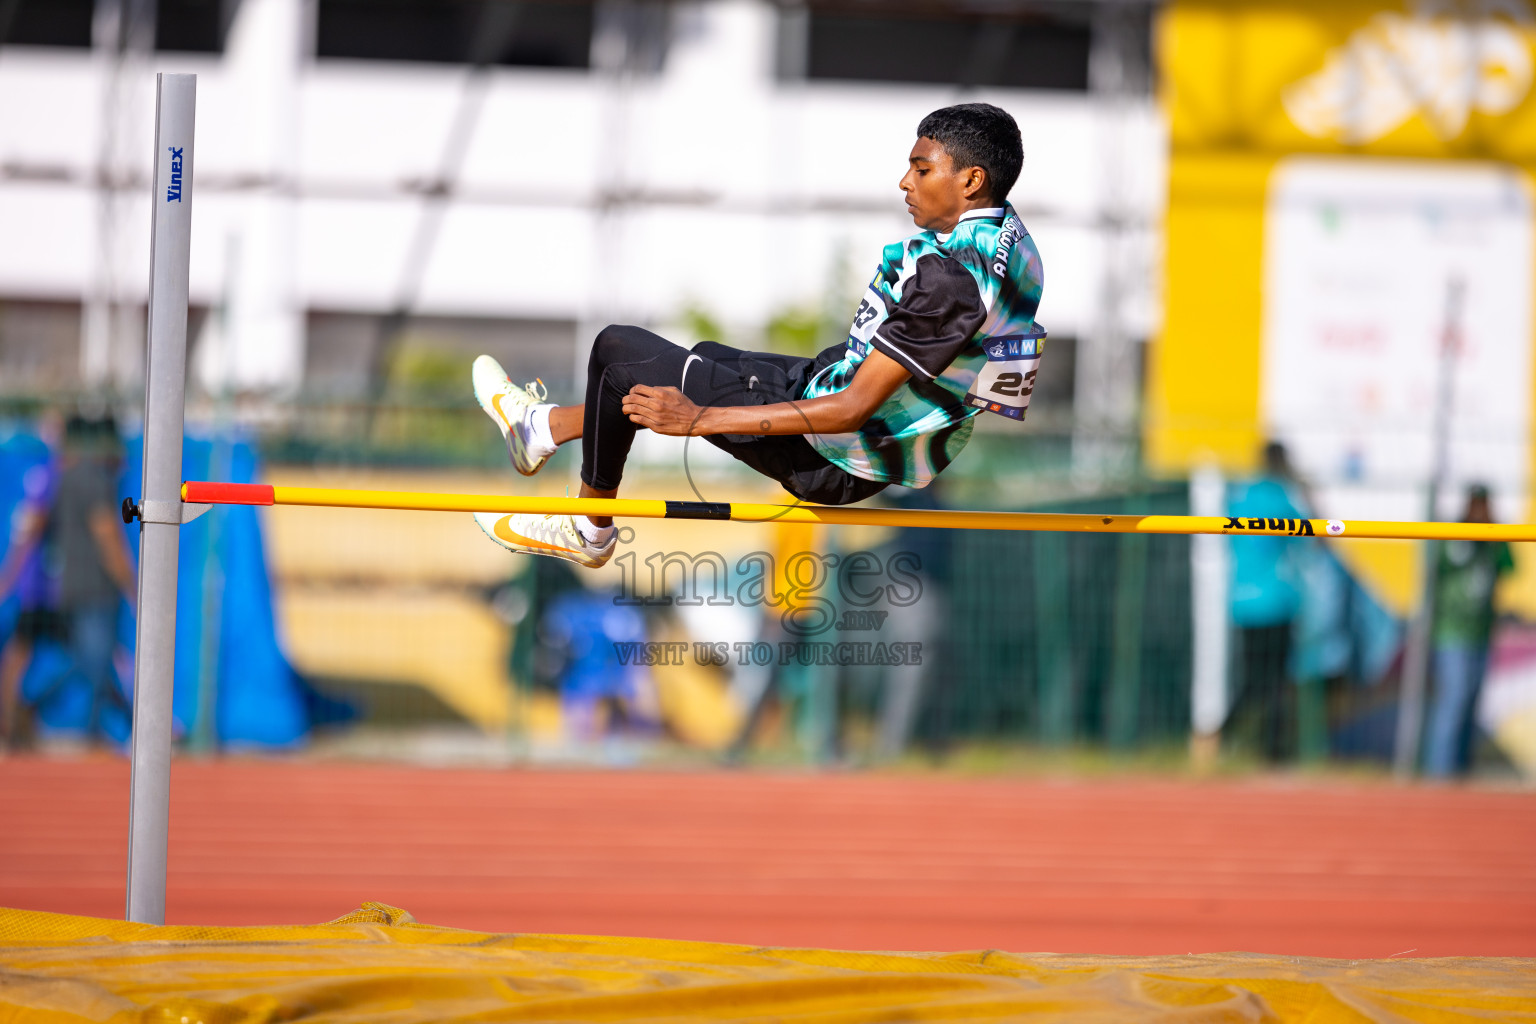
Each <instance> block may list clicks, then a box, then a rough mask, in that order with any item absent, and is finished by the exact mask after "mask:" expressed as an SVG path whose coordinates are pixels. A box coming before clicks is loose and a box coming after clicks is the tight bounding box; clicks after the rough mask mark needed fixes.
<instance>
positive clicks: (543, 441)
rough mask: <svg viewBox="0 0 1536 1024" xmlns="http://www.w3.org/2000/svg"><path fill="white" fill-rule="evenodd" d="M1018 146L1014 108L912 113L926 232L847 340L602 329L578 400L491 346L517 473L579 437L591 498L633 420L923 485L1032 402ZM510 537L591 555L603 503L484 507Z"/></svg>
mask: <svg viewBox="0 0 1536 1024" xmlns="http://www.w3.org/2000/svg"><path fill="white" fill-rule="evenodd" d="M1023 163H1024V150H1023V144H1022V141H1021V139H1020V136H1019V129H1018V125H1016V124H1015V123H1014V120H1013V118H1012V117H1010V116H1009V115H1008V114H1007V113H1006V112H1005V111H1003V110H1000V109H999V108H997V107H994V106H991V105H989V104H986V103H963V104H960V105H958V106H953V107H945V108H944V109H942V110H936V111H934V112H933V113H932V114H929V115H928V116H927V117H925V118H923V120H922V123H921V124H919V125H918V126H917V142H916V143H915V144H914V145H913V147H912V152H911V154H910V155H909V156H908V158H907V172H906V174H904V175H903V176H902V178H901V182H900V187H901V190H902V192H904V193H905V194H906V200H907V211H908V212H909V213H910V214H911V215H912V220H913V223H915V224H916V225H917V227H918V229H919V230H918V232H917V233H916V234H914V235H912V236H911V237H909V238H907V239H904V240H903V241H900V242H895V243H893V244H891V245H887V246H886V247H885V250H884V253H883V255H882V258H881V261H880V267H879V269H878V270H877V271H876V272H875V276H874V279H873V280H871V281H870V283H869V286H868V288H867V289H866V290H865V292H864V297H863V301H861V302H860V303H859V308H858V311H857V312H856V313H855V314H854V318H853V325H852V326H851V327H850V328H849V331H848V340H847V341H846V342H845V343H843V344H840V345H834V346H833V347H831V348H828V349H827V350H825V351H824V352H822V353H821V354H820V355H817V356H816V357H814V358H800V357H791V356H784V355H776V354H773V353H767V352H743V351H740V350H738V349H734V348H730V347H728V346H725V345H721V344H718V343H716V342H712V341H705V342H701V343H700V344H698V345H695V346H694V347H693V348H692V349H685V348H682V347H681V346H678V345H674V344H673V343H672V342H670V341H667V340H666V339H665V338H662V337H660V336H658V335H655V334H652V333H651V332H650V331H647V330H644V329H642V328H639V327H624V326H610V327H605V328H604V329H603V330H602V331H601V332H599V333H598V335H597V338H596V340H595V341H594V342H593V343H592V355H591V359H590V360H589V362H588V364H587V386H586V402H585V403H584V404H582V405H567V406H557V405H552V404H548V403H545V402H544V401H543V399H544V392H543V388H542V385H540V384H539V383H538V382H535V383H533V384H529V385H526V386H524V387H518V386H516V385H514V384H513V383H512V382H511V381H510V380H508V379H507V375H506V373H505V372H504V371H503V370H502V368H501V366H500V365H499V364H498V363H497V362H496V360H494V359H492V358H491V357H490V356H485V355H482V356H480V357H479V358H477V359H476V360H475V363H474V369H473V373H472V376H473V380H474V388H475V397H476V398H477V399H478V400H479V402H480V405H481V407H483V408H484V409H485V411H486V413H487V414H488V415H489V416H490V417H491V419H492V420H494V421H495V422H496V425H497V427H499V428H500V429H501V433H502V437H503V438H505V440H506V443H507V449H508V451H509V452H510V453H511V456H512V465H513V466H514V467H515V468H516V469H517V471H518V472H519V473H522V474H524V475H525V476H531V475H533V474H534V473H537V472H538V471H539V469H540V467H542V466H543V465H544V462H545V460H546V459H548V458H549V456H550V455H552V454H553V453H554V451H555V449H556V448H558V447H559V446H560V445H562V444H565V443H566V442H568V441H574V440H577V439H580V441H581V497H583V498H612V497H614V496H616V495H617V494H618V490H619V480H620V477H621V476H622V475H623V471H624V461H625V458H626V457H627V456H628V455H629V449H630V445H631V444H632V443H633V441H634V437H635V431H636V430H638V429H639V428H641V427H645V428H646V429H648V430H653V431H656V432H657V433H659V434H670V435H674V436H680V437H687V436H692V437H704V438H706V439H707V440H708V441H709V442H710V443H711V444H713V445H715V446H716V447H717V448H721V449H724V450H725V451H727V452H729V453H730V454H731V455H733V456H735V457H736V458H737V459H739V460H741V461H742V462H745V463H746V464H747V465H749V466H751V467H752V468H753V469H755V470H757V471H758V472H759V473H762V474H764V475H766V476H769V477H772V478H773V479H775V480H777V481H779V483H781V484H783V485H784V488H785V489H786V490H788V491H789V492H790V493H791V494H793V495H794V496H795V497H797V498H800V499H802V500H804V501H809V502H816V503H818V504H825V505H846V504H850V503H852V502H856V501H862V500H863V499H865V498H868V497H870V496H871V495H873V494H876V493H878V492H879V491H881V490H883V489H884V488H885V487H887V486H889V485H890V484H901V485H903V486H906V487H925V486H927V484H928V483H929V481H931V480H932V479H933V477H934V475H935V474H937V473H939V472H940V471H941V470H943V469H944V467H946V466H948V465H949V464H950V462H952V461H953V460H954V458H955V456H956V455H958V454H959V452H960V450H961V449H962V448H964V447H965V444H966V442H967V441H968V440H969V439H970V436H971V430H972V427H973V426H974V424H973V423H972V422H971V420H972V418H973V417H974V416H976V415H977V414H978V413H980V412H982V411H983V410H989V411H992V412H995V413H1001V414H1002V415H1005V416H1009V417H1011V418H1013V419H1023V418H1024V411H1025V409H1026V408H1027V407H1028V405H1029V395H1030V391H1031V390H1032V388H1033V386H1034V377H1035V369H1036V367H1037V366H1038V364H1039V359H1040V354H1041V351H1042V349H1043V343H1044V337H1045V335H1044V331H1042V330H1041V329H1040V328H1039V327H1038V325H1036V323H1035V320H1034V317H1035V311H1036V309H1037V308H1038V307H1039V305H1040V292H1041V288H1042V285H1043V277H1042V272H1041V265H1040V253H1039V251H1038V250H1036V248H1035V244H1034V241H1033V239H1031V238H1030V236H1029V232H1027V231H1026V230H1025V229H1024V225H1023V223H1022V222H1021V221H1020V220H1019V217H1018V214H1017V213H1015V212H1014V209H1013V207H1012V205H1010V204H1009V203H1008V192H1009V190H1010V189H1011V188H1012V187H1013V183H1014V182H1015V181H1016V180H1017V179H1018V176H1019V170H1020V168H1021V167H1022V166H1023ZM475 520H476V522H478V523H479V524H480V527H481V529H483V530H484V531H485V533H486V535H487V536H489V537H490V538H491V539H492V540H494V541H496V543H498V544H500V545H501V546H503V547H505V548H508V549H509V550H512V551H524V552H530V553H533V554H542V555H554V556H556V557H559V558H565V559H568V560H569V561H572V562H576V563H578V564H580V565H585V566H590V567H593V568H595V567H597V566H600V565H603V564H604V563H606V562H607V561H608V559H609V557H610V556H612V554H613V549H614V546H615V543H616V531H615V530H614V527H613V520H612V519H610V518H608V517H606V516H591V517H587V516H571V515H534V514H517V515H506V514H503V513H492V512H477V513H475Z"/></svg>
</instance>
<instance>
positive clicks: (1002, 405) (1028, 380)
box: [965, 324, 1045, 420]
mask: <svg viewBox="0 0 1536 1024" xmlns="http://www.w3.org/2000/svg"><path fill="white" fill-rule="evenodd" d="M981 347H982V350H983V351H984V352H986V354H987V361H986V363H985V364H984V365H983V366H982V368H981V370H980V371H979V372H978V373H977V374H976V380H975V382H974V383H973V384H972V385H971V390H970V391H969V392H968V393H967V394H966V396H965V401H966V404H967V405H973V406H975V407H976V408H978V409H985V410H987V411H988V412H995V413H997V414H999V415H1001V416H1007V417H1008V418H1009V419H1012V420H1022V419H1023V418H1024V413H1025V412H1026V411H1027V410H1028V409H1029V396H1030V394H1031V393H1032V392H1033V391H1034V390H1035V371H1036V370H1038V369H1039V367H1040V356H1041V355H1042V354H1043V353H1044V352H1045V328H1043V327H1041V326H1040V325H1039V324H1035V325H1034V326H1033V327H1032V328H1030V330H1029V331H1028V332H1027V333H1025V334H1006V335H1001V336H997V337H992V338H988V339H987V340H986V341H984V342H982V346H981Z"/></svg>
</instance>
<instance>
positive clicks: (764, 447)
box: [581, 326, 887, 505]
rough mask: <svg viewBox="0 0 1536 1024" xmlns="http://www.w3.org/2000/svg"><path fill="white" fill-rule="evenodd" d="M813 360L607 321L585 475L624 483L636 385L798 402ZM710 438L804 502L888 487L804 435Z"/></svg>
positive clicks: (603, 483) (599, 483)
mask: <svg viewBox="0 0 1536 1024" xmlns="http://www.w3.org/2000/svg"><path fill="white" fill-rule="evenodd" d="M814 366H815V360H813V359H806V358H801V357H798V356H784V355H778V354H776V353H771V352H744V351H742V350H740V349H735V348H731V347H730V346H728V345H721V344H719V343H718V342H713V341H705V342H701V343H699V344H697V345H695V346H694V347H693V348H692V349H685V348H682V347H681V346H678V345H674V344H672V343H671V342H670V341H667V340H666V339H665V338H663V337H661V336H659V335H656V334H653V333H651V332H650V331H647V330H644V329H643V328H639V327H618V326H615V327H608V328H605V329H604V330H603V331H602V333H600V334H599V335H598V336H597V340H596V341H595V342H594V343H593V345H592V358H591V360H590V362H589V364H588V367H587V405H586V421H585V423H584V424H583V428H582V467H581V478H582V480H583V481H585V482H586V483H587V484H588V485H589V486H591V487H594V488H596V489H597V490H602V491H608V490H616V489H617V488H618V486H619V480H620V478H621V476H622V475H623V471H624V460H625V459H626V458H627V457H628V455H629V448H630V444H631V442H632V441H633V439H634V434H635V431H636V430H637V429H638V428H637V427H636V426H635V425H634V424H633V423H632V422H630V420H629V418H628V417H627V416H625V415H624V413H623V410H622V409H621V408H620V406H621V404H622V402H623V398H624V396H625V395H627V394H628V393H629V389H630V388H632V387H634V386H635V385H636V384H645V385H648V386H651V387H675V388H678V389H679V390H681V391H682V392H683V394H685V395H687V396H688V398H689V399H691V400H692V401H693V402H694V403H695V404H697V405H700V406H744V405H772V404H776V403H780V402H794V401H798V400H799V399H800V397H801V396H802V395H804V394H805V388H806V385H807V384H808V383H810V379H811V374H812V372H813V371H814ZM806 429H807V430H809V429H810V424H809V423H807V424H806ZM704 440H706V441H708V442H709V443H710V444H712V445H714V446H715V447H716V448H719V449H721V450H722V451H725V452H728V453H730V455H731V456H732V457H733V458H735V459H737V460H739V461H741V462H743V463H745V464H747V465H748V466H750V467H752V468H753V469H755V470H756V471H757V472H759V473H761V474H763V475H764V476H767V477H770V478H772V479H774V480H777V481H778V482H779V483H780V484H782V485H783V486H784V489H785V490H787V491H788V492H789V493H790V494H793V495H794V496H795V497H796V498H799V499H800V500H801V501H810V502H815V503H816V504H819V505H848V504H851V503H852V502H855V501H862V500H864V499H865V498H868V497H870V496H871V495H874V494H878V493H879V492H880V491H883V490H885V488H886V486H887V485H886V484H884V483H881V482H879V481H875V480H865V479H864V478H862V477H857V476H854V475H853V474H852V473H849V472H847V471H846V470H844V469H843V468H842V467H840V466H837V465H834V464H833V463H831V462H829V461H827V459H826V458H825V457H824V456H822V455H821V453H819V452H818V451H816V449H815V448H813V447H812V446H811V443H810V442H809V441H808V440H806V438H805V436H804V435H803V434H762V435H758V434H712V435H708V436H706V437H705V438H704Z"/></svg>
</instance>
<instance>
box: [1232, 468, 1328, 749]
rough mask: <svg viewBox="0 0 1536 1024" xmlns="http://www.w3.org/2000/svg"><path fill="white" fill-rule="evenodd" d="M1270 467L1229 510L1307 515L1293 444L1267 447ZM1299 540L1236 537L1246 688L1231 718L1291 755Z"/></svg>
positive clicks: (1236, 604)
mask: <svg viewBox="0 0 1536 1024" xmlns="http://www.w3.org/2000/svg"><path fill="white" fill-rule="evenodd" d="M1263 460H1264V462H1263V471H1262V472H1261V473H1260V475H1259V476H1258V477H1256V478H1255V479H1253V480H1250V481H1248V482H1246V483H1240V484H1237V485H1235V487H1234V491H1233V495H1232V501H1231V503H1230V505H1229V507H1228V510H1227V514H1228V515H1232V516H1237V517H1239V518H1243V519H1259V518H1269V519H1273V518H1281V519H1303V518H1307V512H1306V511H1304V509H1305V507H1306V506H1307V505H1309V504H1310V502H1309V501H1308V500H1307V495H1306V492H1305V490H1304V488H1303V487H1302V485H1301V483H1300V482H1299V481H1298V480H1297V477H1296V473H1295V471H1294V470H1293V469H1292V468H1291V462H1290V457H1289V455H1288V454H1287V452H1286V450H1285V446H1284V445H1282V444H1280V443H1279V442H1276V441H1271V442H1269V443H1268V444H1266V445H1265V446H1264V456H1263ZM1296 554H1297V552H1296V541H1294V540H1291V539H1289V538H1286V537H1233V538H1232V592H1231V606H1232V623H1233V625H1234V626H1236V627H1237V636H1238V665H1239V673H1240V674H1239V677H1238V692H1237V699H1236V700H1235V701H1234V702H1233V705H1232V711H1231V714H1230V715H1229V717H1228V724H1229V726H1231V727H1233V728H1235V729H1243V728H1253V729H1255V730H1256V731H1257V735H1258V747H1259V752H1260V753H1261V754H1262V756H1263V757H1264V758H1265V759H1266V760H1268V761H1272V762H1274V761H1283V760H1285V759H1286V758H1288V757H1289V756H1290V754H1291V752H1292V749H1293V746H1294V737H1293V735H1292V733H1293V731H1294V729H1293V727H1294V725H1295V709H1294V703H1295V695H1294V694H1293V693H1292V692H1291V687H1289V686H1288V685H1287V681H1288V680H1289V678H1290V661H1291V636H1292V628H1293V625H1294V623H1295V619H1296V616H1297V613H1298V612H1299V611H1300V608H1301V591H1300V579H1299V571H1298V565H1297V558H1296Z"/></svg>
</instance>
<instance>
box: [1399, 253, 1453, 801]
mask: <svg viewBox="0 0 1536 1024" xmlns="http://www.w3.org/2000/svg"><path fill="white" fill-rule="evenodd" d="M1465 294H1466V282H1464V281H1463V280H1462V279H1461V278H1459V277H1453V278H1451V280H1450V281H1449V282H1448V283H1447V284H1446V295H1445V329H1444V331H1442V332H1441V335H1440V366H1439V379H1438V380H1437V381H1436V389H1435V418H1434V428H1433V429H1434V436H1433V438H1432V444H1433V446H1434V447H1433V449H1432V453H1431V455H1430V467H1429V488H1428V493H1427V494H1426V496H1425V503H1426V505H1427V506H1428V507H1427V508H1425V510H1424V521H1425V522H1429V523H1433V522H1436V521H1438V520H1439V518H1440V494H1441V492H1442V491H1443V489H1444V488H1445V485H1446V479H1447V475H1448V472H1449V469H1450V461H1451V428H1452V422H1451V414H1452V411H1453V408H1452V407H1453V405H1454V402H1455V398H1456V360H1457V358H1458V356H1459V354H1460V348H1461V319H1462V301H1463V299H1464V297H1465ZM1420 557H1421V562H1422V564H1423V567H1424V568H1423V576H1422V577H1421V578H1420V583H1419V588H1420V597H1419V612H1418V614H1417V615H1416V616H1414V618H1413V621H1411V622H1410V623H1409V624H1408V643H1407V649H1406V651H1405V652H1404V655H1403V681H1402V687H1401V690H1400V692H1399V694H1398V702H1397V734H1396V737H1395V740H1394V742H1393V747H1392V774H1394V775H1395V776H1397V777H1398V778H1399V779H1410V778H1412V777H1413V776H1414V775H1415V774H1417V772H1418V770H1419V743H1420V740H1421V734H1422V733H1423V731H1424V705H1425V699H1426V697H1427V696H1428V694H1429V660H1430V657H1431V654H1432V647H1433V646H1434V645H1433V633H1434V628H1435V590H1436V585H1437V584H1438V582H1439V576H1438V574H1439V571H1440V543H1439V542H1438V541H1433V540H1431V541H1425V542H1424V543H1423V544H1422V545H1421V546H1420Z"/></svg>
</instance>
